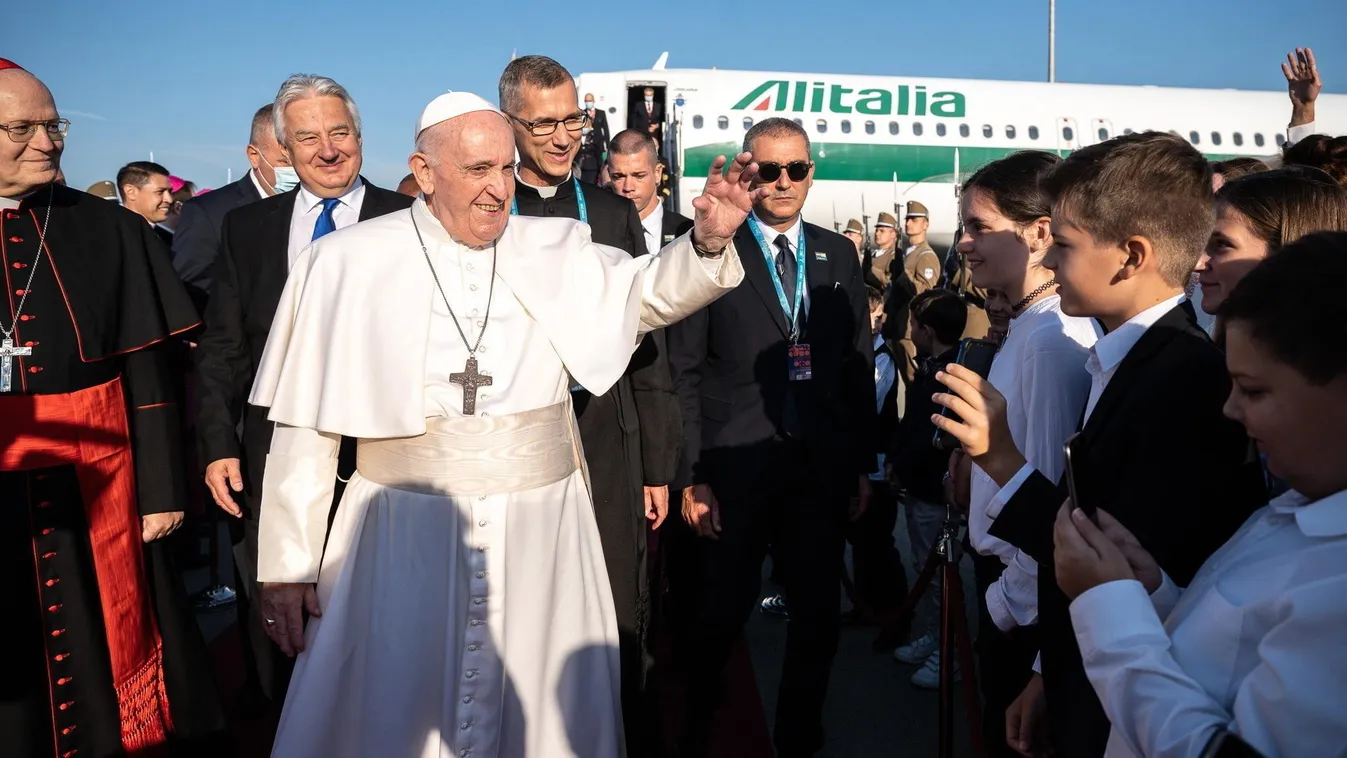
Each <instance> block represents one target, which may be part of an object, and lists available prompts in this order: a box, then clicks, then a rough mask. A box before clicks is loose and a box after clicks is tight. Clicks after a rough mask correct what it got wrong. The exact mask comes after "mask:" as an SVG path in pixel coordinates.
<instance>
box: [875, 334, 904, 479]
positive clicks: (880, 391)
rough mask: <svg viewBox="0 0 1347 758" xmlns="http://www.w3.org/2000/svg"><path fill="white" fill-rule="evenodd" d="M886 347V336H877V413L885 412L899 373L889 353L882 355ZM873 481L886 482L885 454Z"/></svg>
mask: <svg viewBox="0 0 1347 758" xmlns="http://www.w3.org/2000/svg"><path fill="white" fill-rule="evenodd" d="M883 346H884V335H882V334H876V335H875V344H874V350H875V413H883V412H884V398H886V397H888V396H889V390H891V389H893V383H894V381H896V380H897V378H898V372H897V371H896V370H895V369H894V366H893V356H891V355H889V354H888V353H881V352H879V349H880V348H881V347H883ZM870 479H871V480H872V481H883V480H884V454H883V453H880V454H879V468H877V469H875V472H874V473H873V474H871V475H870Z"/></svg>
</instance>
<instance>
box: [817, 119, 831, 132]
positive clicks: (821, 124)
mask: <svg viewBox="0 0 1347 758" xmlns="http://www.w3.org/2000/svg"><path fill="white" fill-rule="evenodd" d="M814 127H815V128H816V129H818V133H819V134H823V133H824V132H826V131H828V122H827V120H825V119H819V120H818V121H815V122H814Z"/></svg>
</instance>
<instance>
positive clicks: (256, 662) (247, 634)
mask: <svg viewBox="0 0 1347 758" xmlns="http://www.w3.org/2000/svg"><path fill="white" fill-rule="evenodd" d="M235 499H236V500H235V501H236V502H238V501H242V500H243V499H244V497H243V496H242V495H241V494H239V495H235ZM240 505H241V506H242V507H243V518H242V519H236V520H233V521H232V523H231V524H230V530H229V532H230V539H231V541H232V542H233V553H234V590H235V594H236V596H237V598H238V604H237V605H236V610H237V611H238V620H239V642H240V644H241V645H242V648H243V651H242V652H243V666H244V669H245V671H246V672H247V679H246V680H245V681H246V682H247V684H245V688H246V689H245V695H244V696H245V697H255V696H256V694H257V692H258V688H260V691H261V694H262V695H263V696H264V697H265V698H266V699H267V700H270V701H271V702H273V703H275V704H277V705H279V704H280V703H282V702H283V701H284V700H285V691H286V689H288V688H289V686H290V675H291V674H292V673H293V672H294V669H295V660H294V659H293V658H290V657H288V656H286V654H285V653H282V652H281V649H280V648H279V647H277V646H276V643H274V642H272V641H271V638H270V637H268V636H267V633H266V624H265V622H264V621H263V620H262V598H261V585H260V584H259V583H258V581H257V544H258V541H257V523H258V521H257V517H258V508H257V504H253V503H249V504H246V505H245V504H243V503H241V502H240ZM263 705H264V704H263V703H248V704H246V707H248V708H261V707H262V706H263Z"/></svg>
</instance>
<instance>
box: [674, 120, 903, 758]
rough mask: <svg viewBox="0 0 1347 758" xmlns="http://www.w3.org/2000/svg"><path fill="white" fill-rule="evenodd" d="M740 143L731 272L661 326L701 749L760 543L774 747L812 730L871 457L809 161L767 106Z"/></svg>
mask: <svg viewBox="0 0 1347 758" xmlns="http://www.w3.org/2000/svg"><path fill="white" fill-rule="evenodd" d="M744 150H746V151H749V152H751V153H752V154H753V158H754V162H755V163H756V164H757V166H758V177H759V181H758V182H757V185H756V186H758V187H764V186H765V187H769V188H770V190H771V191H770V192H769V193H768V194H767V195H766V196H765V197H764V198H763V199H762V200H760V201H758V202H756V203H755V204H754V206H753V213H752V214H751V215H750V216H749V217H748V219H747V221H745V223H744V225H743V226H742V227H740V229H739V232H738V234H737V235H736V237H735V242H734V244H735V247H736V249H738V250H741V251H745V253H744V254H743V255H741V256H740V258H741V261H742V264H743V267H744V283H743V284H742V285H740V286H739V287H738V288H736V289H735V290H733V291H732V292H729V293H727V294H726V295H725V296H724V297H722V298H721V299H720V300H717V301H716V302H715V303H713V304H711V305H710V306H708V307H707V308H705V309H703V310H702V311H701V312H699V313H697V314H695V315H693V316H691V317H689V318H688V319H686V320H684V321H682V322H680V323H678V324H675V325H674V326H672V327H669V329H668V330H667V332H668V341H669V362H670V364H671V365H672V367H673V370H674V386H675V388H676V389H677V391H678V397H679V403H680V405H681V409H682V416H683V430H684V433H683V458H682V464H681V465H680V471H679V478H678V481H677V484H678V485H682V486H685V487H686V489H685V490H684V493H683V502H682V503H681V510H682V516H683V519H682V520H683V521H684V522H685V523H686V525H687V527H688V528H689V530H690V532H691V534H685V535H684V539H683V541H682V543H680V544H679V545H678V546H677V548H681V549H675V551H674V553H675V554H678V555H681V558H680V559H678V560H680V561H681V563H678V564H676V565H675V566H674V569H673V570H674V572H675V574H674V580H671V586H674V587H675V589H673V590H672V591H673V592H676V593H682V594H681V596H680V597H678V598H676V599H675V602H674V604H675V607H676V608H677V609H678V612H677V614H676V618H677V619H678V621H679V623H680V628H679V631H678V634H677V637H676V641H675V653H676V655H677V656H678V659H679V669H680V670H681V671H682V672H683V673H684V674H685V676H686V680H687V682H686V684H687V690H686V692H687V703H686V708H685V713H686V726H685V730H684V733H683V734H682V735H681V736H680V740H679V745H678V750H679V753H678V754H679V755H687V756H705V755H707V754H708V751H709V747H710V746H709V740H710V732H711V724H712V721H713V718H714V716H715V713H716V711H717V709H718V708H719V707H720V705H721V703H720V698H721V697H722V695H723V687H722V685H721V681H722V679H721V675H722V671H723V668H724V666H725V664H726V662H727V660H728V658H729V656H730V652H731V651H732V650H733V648H734V645H735V643H736V641H737V640H738V638H739V635H740V633H741V631H742V629H743V626H744V623H745V622H746V621H747V620H748V617H749V615H750V614H751V613H752V611H753V608H754V607H755V606H756V605H757V600H758V597H759V593H760V590H761V579H762V563H763V559H764V557H765V556H766V554H767V551H768V547H769V546H770V548H771V554H772V560H773V563H774V568H775V569H776V571H775V574H776V575H777V577H778V578H779V579H780V580H781V582H782V584H783V585H784V587H785V595H786V598H787V601H788V602H789V608H790V622H789V626H788V627H787V632H786V652H785V660H784V662H783V666H782V673H781V685H780V691H779V695H778V698H777V712H776V730H775V731H776V733H775V743H776V748H777V754H778V755H779V756H783V757H785V758H789V757H791V756H809V755H814V754H815V753H816V752H818V750H820V749H821V748H822V747H823V745H824V735H823V723H822V717H823V701H824V696H825V693H826V692H827V688H828V678H829V675H830V670H831V667H832V660H833V656H834V654H835V653H836V650H837V639H838V628H839V619H840V611H841V607H840V605H841V603H840V599H839V596H840V592H839V591H838V587H839V586H840V584H841V567H842V550H843V540H844V532H845V526H846V524H847V522H848V519H849V518H852V519H854V518H858V517H859V515H860V514H861V513H862V512H863V510H864V507H865V503H866V499H867V498H868V496H869V479H868V475H869V474H871V473H873V472H874V471H875V470H876V468H877V460H876V455H875V453H874V445H873V440H874V436H873V435H874V428H875V424H876V412H875V385H874V373H873V369H872V365H873V364H872V361H873V338H872V337H871V334H870V321H869V304H868V300H867V297H866V292H865V288H864V284H863V281H862V272H861V265H860V262H859V261H858V260H857V255H856V247H855V245H853V244H852V242H851V241H850V240H848V239H847V238H846V237H843V236H842V235H840V234H837V233H836V232H833V231H829V230H826V229H823V228H821V227H818V226H815V225H813V224H809V223H805V222H804V220H803V218H802V217H801V215H800V211H801V209H802V208H803V207H804V203H805V199H806V198H807V197H808V194H809V188H810V185H811V184H812V182H813V176H814V163H813V162H812V160H811V158H810V150H809V137H808V135H807V134H806V133H805V131H804V130H803V129H802V128H801V127H800V126H799V125H797V124H796V123H794V122H793V121H790V120H788V119H782V118H769V119H766V120H764V121H762V122H760V123H758V124H756V125H754V126H753V127H752V128H751V129H749V131H748V134H747V135H745V137H744ZM675 581H676V584H675ZM710 752H714V751H710Z"/></svg>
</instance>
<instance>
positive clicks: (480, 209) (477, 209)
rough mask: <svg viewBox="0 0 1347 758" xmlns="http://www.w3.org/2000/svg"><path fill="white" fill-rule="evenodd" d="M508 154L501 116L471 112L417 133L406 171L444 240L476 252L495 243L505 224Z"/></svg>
mask: <svg viewBox="0 0 1347 758" xmlns="http://www.w3.org/2000/svg"><path fill="white" fill-rule="evenodd" d="M514 154H515V148H514V134H513V133H512V132H511V130H510V126H509V124H507V123H506V121H505V116H503V115H502V114H501V113H499V112H497V111H485V110H484V111H472V112H470V113H464V114H463V115H461V116H455V117H453V118H451V119H448V120H446V121H441V122H440V123H438V124H435V125H434V126H431V127H429V128H427V129H425V130H423V131H422V132H421V133H420V134H418V135H417V137H416V152H415V153H413V154H412V157H411V159H410V160H409V161H408V166H409V167H410V168H411V170H412V174H413V175H414V176H415V177H416V183H417V185H419V186H420V188H421V192H422V193H423V194H424V195H425V197H426V205H427V206H428V207H429V208H430V212H431V213H432V214H433V215H434V216H435V218H436V219H438V220H439V222H440V223H441V224H442V225H443V226H444V228H445V231H447V232H449V236H451V237H453V238H454V239H455V240H458V241H459V242H461V243H463V244H465V245H469V246H472V247H482V246H484V245H489V244H491V243H492V242H493V241H495V240H496V239H498V238H499V237H500V235H501V234H502V233H504V231H505V224H506V222H507V221H508V220H509V209H508V207H507V206H508V204H509V202H510V199H511V198H512V197H514Z"/></svg>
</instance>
